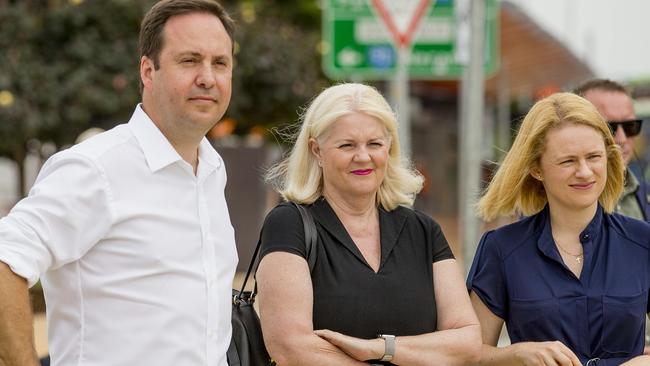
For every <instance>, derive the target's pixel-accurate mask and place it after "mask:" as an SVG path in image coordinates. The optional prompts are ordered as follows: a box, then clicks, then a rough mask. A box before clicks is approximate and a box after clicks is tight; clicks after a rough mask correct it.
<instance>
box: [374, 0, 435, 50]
mask: <svg viewBox="0 0 650 366" xmlns="http://www.w3.org/2000/svg"><path fill="white" fill-rule="evenodd" d="M432 1H435V0H372V5H373V6H374V7H375V9H376V10H377V13H379V16H380V17H381V19H382V20H383V21H384V24H385V25H386V28H388V31H389V32H390V33H391V34H392V36H393V38H394V40H395V44H396V45H397V46H398V47H399V48H406V47H408V46H409V45H410V44H411V41H412V40H413V35H414V34H415V31H416V30H417V29H418V25H419V24H420V20H422V18H423V16H424V14H425V13H426V12H427V9H428V8H429V5H430V4H431V2H432Z"/></svg>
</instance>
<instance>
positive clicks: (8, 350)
mask: <svg viewBox="0 0 650 366" xmlns="http://www.w3.org/2000/svg"><path fill="white" fill-rule="evenodd" d="M33 332H34V330H33V326H32V313H31V307H30V304H29V292H28V290H27V281H26V280H25V279H24V278H22V277H20V276H17V275H16V274H14V273H13V272H12V271H11V269H10V268H9V267H8V266H7V265H6V264H4V263H3V262H0V366H35V365H37V364H38V358H37V356H36V351H35V350H34V335H33V334H34V333H33Z"/></svg>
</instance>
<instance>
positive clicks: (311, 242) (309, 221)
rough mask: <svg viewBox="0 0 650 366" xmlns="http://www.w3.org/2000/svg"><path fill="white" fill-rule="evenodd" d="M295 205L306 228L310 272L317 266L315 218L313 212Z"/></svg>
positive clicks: (306, 247)
mask: <svg viewBox="0 0 650 366" xmlns="http://www.w3.org/2000/svg"><path fill="white" fill-rule="evenodd" d="M291 203H293V205H294V206H296V208H298V211H299V212H300V216H302V225H303V226H304V228H305V251H306V254H307V264H308V265H309V272H312V271H313V270H314V265H316V255H317V252H316V242H317V241H318V232H317V231H316V223H314V217H313V216H312V215H311V212H309V210H308V209H307V208H306V207H305V206H303V205H299V204H297V203H294V202H291Z"/></svg>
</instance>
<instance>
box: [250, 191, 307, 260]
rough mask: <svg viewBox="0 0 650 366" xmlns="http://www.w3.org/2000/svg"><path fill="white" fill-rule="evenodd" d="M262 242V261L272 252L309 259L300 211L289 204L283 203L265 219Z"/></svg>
mask: <svg viewBox="0 0 650 366" xmlns="http://www.w3.org/2000/svg"><path fill="white" fill-rule="evenodd" d="M260 240H261V248H260V259H261V258H264V256H265V255H267V254H269V253H272V252H287V253H292V254H295V255H298V256H300V257H303V258H306V257H307V256H306V250H305V229H304V227H303V224H302V218H301V217H300V213H299V212H298V209H297V208H295V207H293V205H291V204H289V203H281V204H279V205H278V206H276V207H275V208H274V209H273V210H271V212H269V214H268V215H267V216H266V219H264V225H263V226H262V233H261V234H260Z"/></svg>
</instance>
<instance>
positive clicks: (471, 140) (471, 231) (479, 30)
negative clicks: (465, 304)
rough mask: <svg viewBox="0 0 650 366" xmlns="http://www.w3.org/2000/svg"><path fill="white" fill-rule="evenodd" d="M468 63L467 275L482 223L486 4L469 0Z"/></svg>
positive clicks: (463, 144) (463, 174)
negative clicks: (476, 206) (477, 210)
mask: <svg viewBox="0 0 650 366" xmlns="http://www.w3.org/2000/svg"><path fill="white" fill-rule="evenodd" d="M469 11H470V35H469V62H468V64H467V66H466V68H465V71H464V72H463V80H462V94H461V113H460V115H461V123H460V131H459V132H460V161H459V176H458V182H459V193H460V194H459V198H460V202H459V206H460V238H461V244H462V248H463V260H464V262H465V270H466V271H465V272H466V273H467V272H468V271H469V268H470V266H471V264H472V260H473V259H474V254H475V253H476V247H477V244H478V240H479V226H480V223H479V220H478V218H477V217H476V215H475V214H474V204H475V202H476V199H477V197H478V194H479V189H480V172H481V148H480V146H481V131H482V124H483V123H482V122H483V110H484V97H485V79H484V78H485V75H484V60H485V1H484V0H470V7H469Z"/></svg>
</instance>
